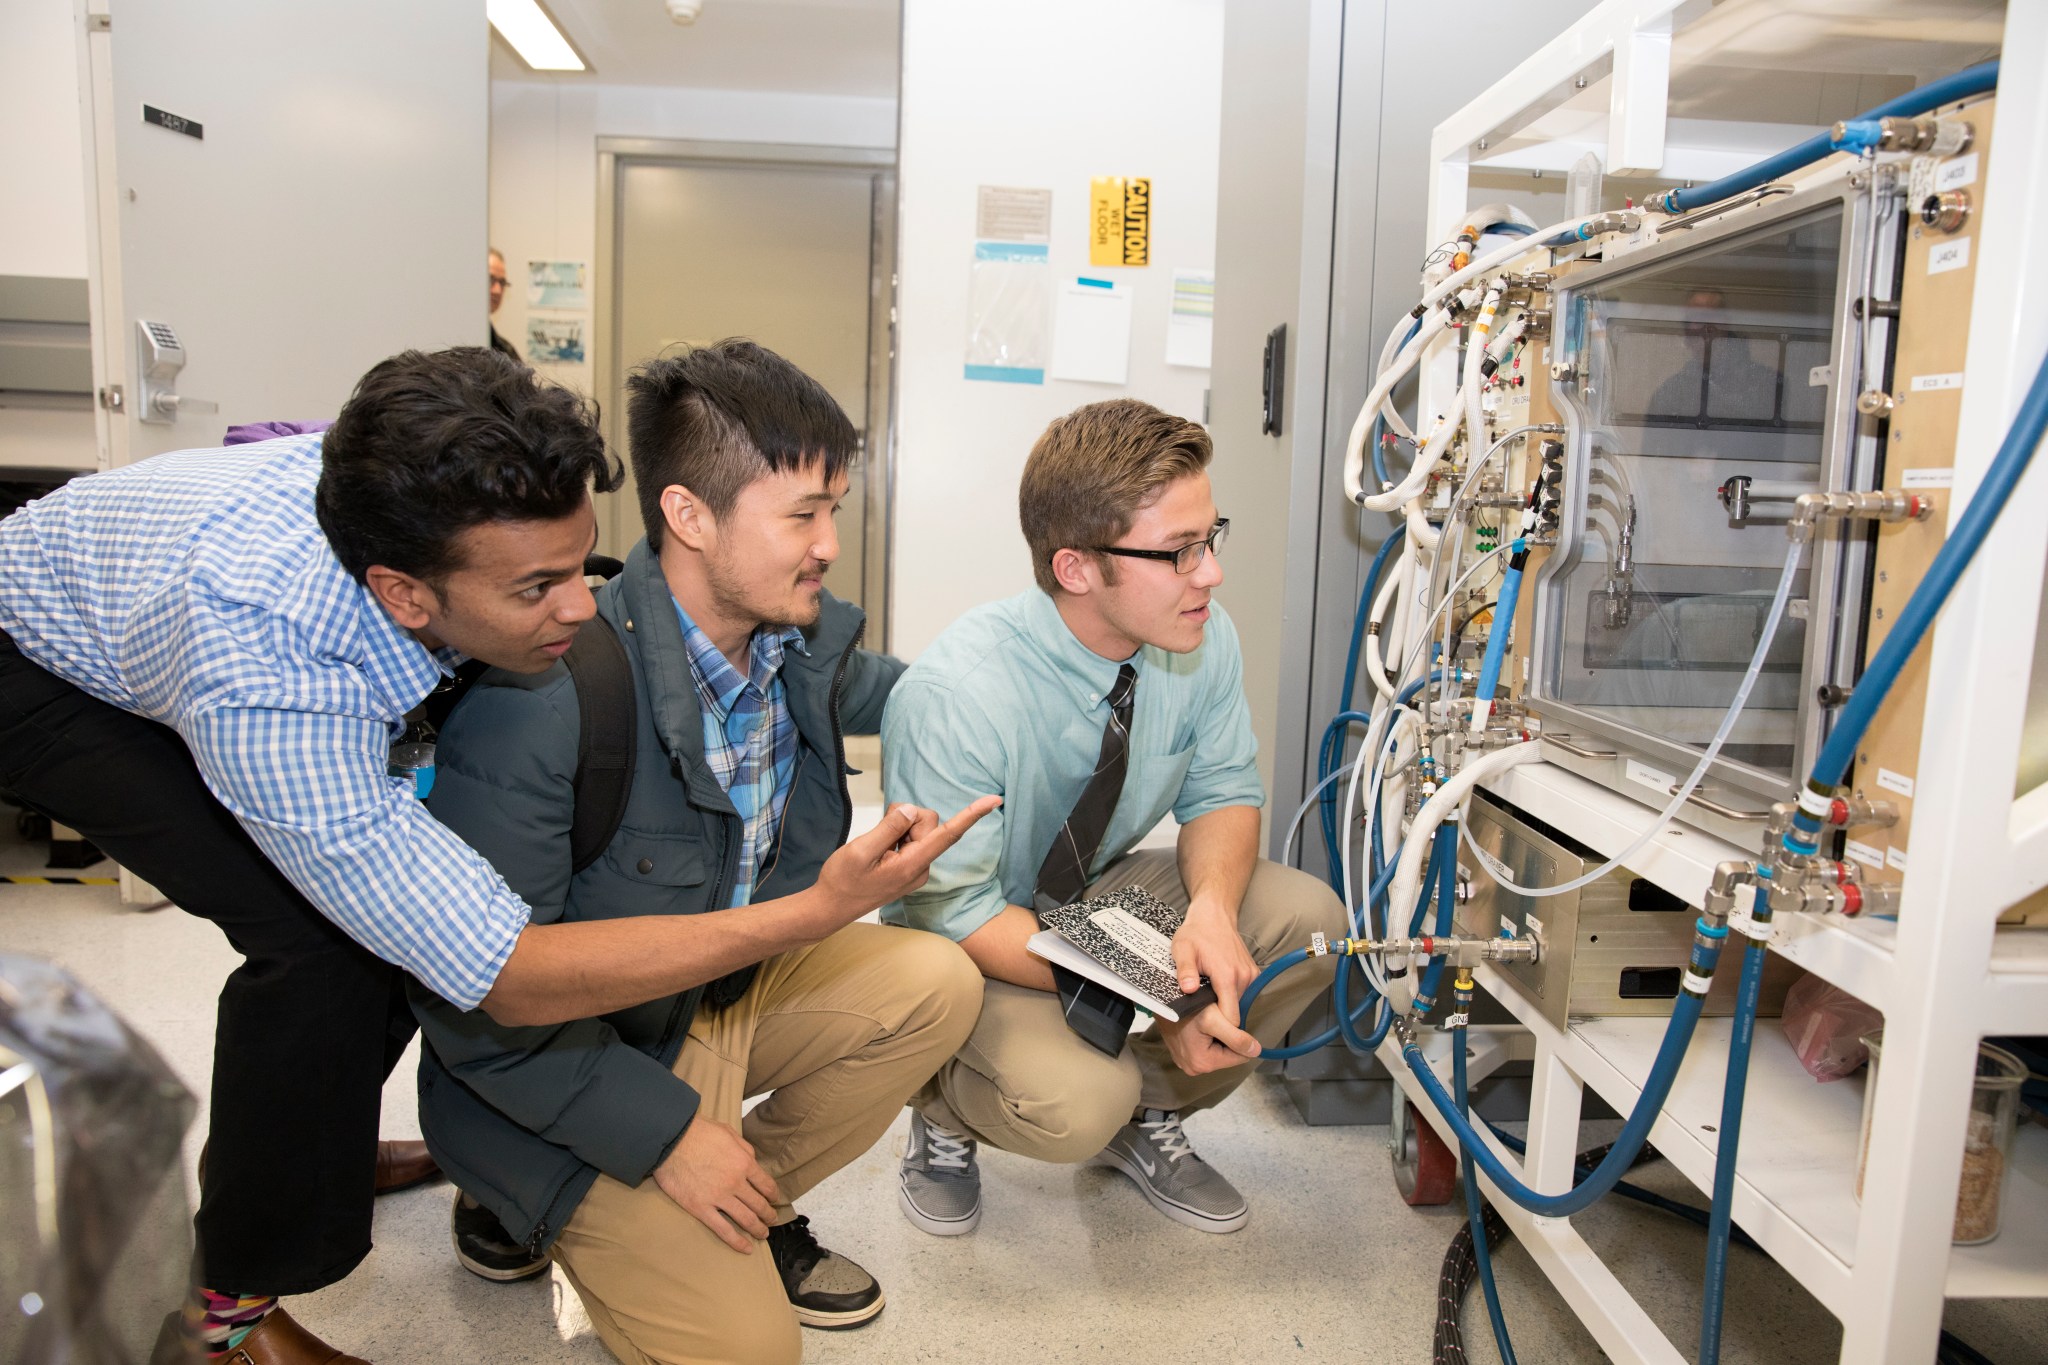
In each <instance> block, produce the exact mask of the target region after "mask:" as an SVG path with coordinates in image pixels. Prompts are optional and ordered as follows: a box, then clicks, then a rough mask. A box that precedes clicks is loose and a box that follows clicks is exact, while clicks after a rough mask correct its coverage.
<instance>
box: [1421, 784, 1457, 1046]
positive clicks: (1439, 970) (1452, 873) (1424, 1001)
mask: <svg viewBox="0 0 2048 1365" xmlns="http://www.w3.org/2000/svg"><path fill="white" fill-rule="evenodd" d="M1433 837H1434V838H1435V840H1436V846H1435V847H1434V848H1432V849H1431V850H1430V855H1431V856H1430V863H1431V866H1432V869H1433V870H1434V871H1435V872H1436V930H1435V932H1436V934H1437V936H1438V937H1439V938H1448V937H1449V936H1450V933H1451V927H1452V924H1451V920H1452V916H1453V915H1455V914H1456V913H1457V908H1458V823H1457V821H1455V820H1446V821H1444V822H1443V823H1442V824H1440V825H1438V826H1437V827H1436V833H1435V835H1434V836H1433ZM1425 885H1427V883H1425ZM1428 913H1429V897H1427V896H1419V897H1417V898H1416V901H1415V917H1414V920H1413V922H1412V924H1411V925H1410V927H1409V937H1411V938H1412V937H1414V936H1415V935H1416V934H1418V933H1420V932H1421V930H1422V917H1423V916H1424V915H1426V914H1428ZM1443 979H1444V960H1443V959H1442V958H1440V957H1433V958H1431V959H1430V961H1429V965H1428V966H1427V967H1425V968H1423V969H1422V984H1421V985H1420V986H1418V987H1417V988H1416V991H1415V1004H1416V1005H1417V1006H1418V1008H1417V1009H1416V1011H1415V1012H1416V1013H1417V1014H1418V1015H1419V1014H1425V1013H1427V1012H1428V1011H1429V1009H1430V1007H1431V1006H1433V1005H1435V1004H1436V992H1437V987H1438V986H1440V985H1442V984H1443Z"/></svg>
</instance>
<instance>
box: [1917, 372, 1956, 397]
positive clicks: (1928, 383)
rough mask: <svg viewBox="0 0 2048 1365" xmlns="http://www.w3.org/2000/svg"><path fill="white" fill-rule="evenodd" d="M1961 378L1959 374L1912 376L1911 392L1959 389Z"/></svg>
mask: <svg viewBox="0 0 2048 1365" xmlns="http://www.w3.org/2000/svg"><path fill="white" fill-rule="evenodd" d="M1962 386H1963V377H1962V375H1960V374H1916V375H1914V376H1913V392H1914V393H1928V392H1931V391H1933V390H1935V389H1960V388H1961V387H1962Z"/></svg>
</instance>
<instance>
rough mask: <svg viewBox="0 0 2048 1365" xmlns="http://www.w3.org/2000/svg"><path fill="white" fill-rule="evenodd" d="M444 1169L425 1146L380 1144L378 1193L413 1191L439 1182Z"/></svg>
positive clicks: (396, 1143)
mask: <svg viewBox="0 0 2048 1365" xmlns="http://www.w3.org/2000/svg"><path fill="white" fill-rule="evenodd" d="M440 1178H441V1168H440V1166H439V1165H437V1164H435V1161H434V1158H433V1157H432V1156H430V1155H428V1153H427V1144H426V1143H424V1142H380V1143H378V1144H377V1193H379V1194H390V1193H392V1192H393V1191H394V1190H409V1189H411V1188H412V1187H413V1186H415V1185H424V1184H426V1183H427V1182H428V1181H429V1180H439V1179H440Z"/></svg>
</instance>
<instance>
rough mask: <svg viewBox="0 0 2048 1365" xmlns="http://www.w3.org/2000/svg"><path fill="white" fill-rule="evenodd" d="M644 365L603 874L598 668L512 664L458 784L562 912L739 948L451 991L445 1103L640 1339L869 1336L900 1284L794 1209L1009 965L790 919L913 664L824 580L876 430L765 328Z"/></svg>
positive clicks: (424, 1098)
mask: <svg viewBox="0 0 2048 1365" xmlns="http://www.w3.org/2000/svg"><path fill="white" fill-rule="evenodd" d="M627 388H628V390H629V399H628V422H629V425H630V429H631V432H632V450H633V471H634V474H635V476H636V482H637V483H638V486H639V491H640V511H641V516H642V519H643V520H644V522H645V524H646V527H647V538H646V539H645V540H643V541H641V542H640V544H639V545H638V546H636V547H635V548H634V549H633V551H632V553H631V555H630V556H628V558H627V561H626V567H625V570H624V572H623V573H621V574H620V575H619V576H618V577H617V578H616V579H614V580H613V581H612V582H611V583H609V584H607V585H606V586H605V587H604V588H602V589H600V590H599V592H598V611H599V614H600V615H601V616H603V618H604V622H602V623H599V624H597V625H594V626H593V627H592V629H593V630H607V629H610V630H613V631H615V632H616V636H617V639H618V642H619V644H620V646H621V647H622V648H623V650H624V652H625V655H626V658H627V660H628V664H629V667H630V673H631V677H632V692H633V698H634V705H635V706H636V709H637V712H638V720H637V724H636V727H635V728H636V733H637V743H638V750H637V756H636V758H635V761H634V763H633V765H632V769H631V771H632V774H633V775H632V779H631V788H630V792H629V795H628V798H627V800H626V804H625V808H624V810H623V812H621V815H620V818H619V821H618V823H617V825H616V827H615V828H614V829H613V830H612V832H611V835H610V839H609V841H608V843H607V844H606V846H605V848H604V850H603V852H602V853H601V854H598V855H597V856H596V857H595V858H594V860H592V861H590V862H588V863H587V865H584V866H580V867H579V866H578V864H577V863H576V861H575V856H574V847H575V839H574V837H573V834H572V831H573V830H574V828H575V825H576V817H577V816H578V814H579V811H578V808H577V787H576V782H575V779H574V776H573V774H574V772H575V770H576V767H577V754H578V752H579V747H580V746H581V745H582V744H584V743H586V742H589V737H588V736H586V735H584V734H582V732H581V731H582V723H581V721H580V719H579V717H580V715H581V712H582V709H583V707H584V706H586V705H587V704H589V703H591V702H592V701H593V697H592V696H590V695H587V694H586V695H579V689H588V688H590V687H592V686H593V683H592V678H593V676H594V675H593V674H592V673H591V672H590V671H589V670H588V669H587V668H586V667H584V666H579V667H578V668H577V669H576V670H575V671H573V672H572V671H571V670H570V669H569V668H561V669H555V670H552V671H550V672H548V673H545V674H542V675H540V676H538V677H533V676H528V675H523V674H519V673H514V672H499V673H493V674H488V675H486V676H485V677H484V678H483V679H482V681H480V682H479V683H478V685H477V687H476V688H475V689H474V690H473V691H472V692H471V693H470V694H469V695H468V696H467V697H466V698H465V699H464V700H463V702H462V704H461V705H460V706H458V707H457V708H456V710H455V712H454V714H453V715H452V716H451V717H450V718H449V721H448V725H447V727H446V728H445V729H444V730H443V732H442V735H441V744H440V755H439V757H440V765H441V769H442V771H441V775H440V777H439V780H438V781H437V782H436V784H435V787H434V791H433V795H432V797H431V799H430V801H429V805H430V808H431V809H432V810H433V813H434V814H435V815H436V816H438V817H439V818H440V819H442V820H445V821H446V822H447V823H448V824H449V825H450V826H451V827H452V828H453V829H454V830H455V832H456V833H458V834H460V835H461V836H462V837H463V838H464V839H465V840H467V841H469V843H470V844H472V845H473V846H474V847H476V848H477V849H478V850H480V851H481V852H483V853H484V855H485V856H487V857H488V858H490V860H491V861H492V863H494V864H495V865H496V866H497V867H498V868H499V870H500V871H502V872H504V874H505V876H506V878H507V879H508V880H509V881H510V883H511V885H512V886H513V888H514V889H515V890H517V891H519V892H520V893H521V894H522V895H524V896H525V897H526V899H527V902H528V903H529V904H530V905H532V906H533V909H534V916H535V919H536V920H538V921H554V920H562V921H578V920H587V921H599V922H604V921H614V922H615V921H616V919H617V918H618V917H620V916H624V915H645V914H652V915H671V916H675V917H676V921H675V922H676V925H677V927H678V929H679V930H680V931H682V932H686V933H691V932H694V933H697V934H700V935H701V936H702V937H703V939H704V941H705V943H706V944H707V951H708V950H709V949H711V948H719V949H723V950H725V951H726V959H725V960H726V964H727V965H726V967H725V970H723V971H722V972H719V973H713V974H711V975H709V976H707V977H706V979H705V983H704V984H703V986H702V988H701V989H696V990H691V991H688V992H686V993H684V994H680V995H678V996H677V997H676V998H674V999H673V1000H662V1001H656V1002H654V1003H652V1004H649V1005H646V1006H644V1007H642V1008H639V1009H634V1010H627V1011H621V1012H616V1013H610V1014H606V1015H604V1016H603V1017H602V1018H591V1019H586V1020H582V1021H579V1022H577V1023H574V1024H569V1025H566V1026H563V1027H551V1028H510V1027H506V1026H503V1025H501V1024H498V1023H495V1022H493V1021H492V1020H490V1019H488V1018H485V1017H483V1016H481V1015H478V1014H474V1013H465V1012H463V1011H461V1010H458V1009H457V1008H455V1007H454V1006H452V1005H450V1004H448V1003H446V1002H444V1001H441V1000H437V999H434V998H433V997H432V996H430V995H428V994H426V993H425V992H417V993H416V994H415V1003H416V1005H417V1007H418V1009H419V1011H420V1021H421V1025H422V1027H423V1029H424V1033H423V1041H424V1043H425V1048H424V1050H423V1053H422V1061H421V1067H420V1123H421V1126H422V1128H423V1129H424V1130H425V1132H426V1135H427V1141H428V1142H429V1144H431V1145H432V1147H433V1149H434V1151H435V1153H436V1154H437V1155H438V1156H439V1157H440V1159H441V1160H442V1161H443V1162H444V1163H446V1165H447V1168H448V1171H449V1174H450V1175H451V1176H452V1177H453V1178H454V1180H455V1182H456V1183H457V1184H458V1185H460V1186H461V1187H463V1188H464V1189H465V1190H469V1191H473V1192H474V1193H475V1194H476V1195H477V1196H478V1198H479V1199H481V1200H482V1202H483V1203H484V1204H485V1205H486V1206H487V1207H488V1208H489V1209H490V1210H491V1211H492V1212H494V1213H496V1214H497V1215H498V1216H499V1217H500V1218H501V1219H502V1221H503V1224H504V1226H505V1227H506V1228H507V1229H508V1230H509V1234H510V1237H511V1239H512V1240H513V1241H514V1242H515V1243H522V1244H524V1245H526V1246H528V1247H531V1248H533V1249H535V1250H537V1251H538V1250H540V1249H542V1248H546V1247H552V1249H553V1255H554V1257H555V1260H556V1261H557V1262H558V1263H559V1264H560V1265H561V1267H562V1269H563V1271H564V1272H565V1273H566V1274H567V1275H568V1277H569V1280H570V1282H571V1283H573V1284H574V1285H575V1286H576V1290H577V1292H578V1293H579V1294H580V1295H581V1296H582V1298H583V1302H584V1304H585V1305H586V1306H587V1307H588V1309H589V1311H590V1319H591V1322H592V1324H593V1325H594V1326H595V1327H596V1328H597V1331H598V1334H599V1335H600V1336H602V1337H603V1338H604V1340H605V1343H606V1345H608V1346H610V1347H611V1348H612V1351H613V1352H614V1353H615V1354H616V1355H617V1356H618V1357H619V1359H621V1360H625V1361H635V1362H641V1365H648V1363H649V1362H659V1365H681V1363H682V1362H700V1361H701V1362H719V1363H720V1365H735V1363H736V1362H788V1361H794V1360H796V1359H798V1358H799V1357H800V1356H801V1355H802V1353H803V1349H802V1345H801V1342H800V1340H799V1337H800V1333H799V1332H798V1330H797V1329H798V1325H799V1324H803V1325H805V1326H811V1327H821V1328H847V1327H857V1326H860V1325H861V1324H862V1323H865V1322H867V1321H869V1320H871V1319H872V1318H874V1317H875V1316H876V1315H877V1314H878V1313H880V1312H881V1311H882V1306H883V1296H882V1290H881V1286H880V1285H878V1284H877V1283H876V1282H875V1279H874V1277H873V1276H871V1275H869V1274H868V1273H867V1272H866V1271H865V1270H863V1269H861V1267H860V1266H858V1265H856V1264H855V1263H854V1262H853V1261H852V1260H850V1259H848V1258H847V1257H845V1256H842V1255H838V1254H835V1253H834V1252H832V1251H829V1250H826V1249H825V1248H824V1247H822V1246H821V1245H820V1244H819V1242H818V1239H817V1237H816V1235H815V1234H813V1233H812V1231H811V1230H810V1225H809V1220H808V1219H807V1218H805V1217H803V1216H802V1215H799V1214H798V1213H797V1212H796V1210H795V1208H794V1207H793V1205H794V1203H795V1201H797V1200H798V1199H800V1198H801V1197H802V1196H803V1194H804V1193H805V1192H806V1191H808V1190H810V1189H812V1188H814V1187H815V1186H816V1185H817V1184H818V1183H819V1182H820V1181H822V1180H824V1179H825V1178H826V1177H828V1176H830V1175H831V1174H832V1173H833V1172H834V1171H837V1170H839V1169H840V1168H841V1167H843V1166H845V1165H846V1163H848V1162H849V1161H852V1160H853V1159H854V1158H855V1157H858V1156H859V1155H860V1154H861V1153H862V1152H864V1151H866V1150H867V1149H868V1147H869V1146H870V1145H872V1144H873V1142H874V1141H875V1139H876V1138H878V1137H880V1136H881V1135H882V1133H883V1131H884V1130H885V1129H887V1127H888V1126H889V1123H890V1121H891V1120H892V1119H893V1118H894V1117H895V1115H896V1113H897V1112H898V1111H899V1110H900V1109H901V1108H902V1106H903V1101H904V1100H905V1099H907V1098H908V1097H909V1095H910V1093H911V1092H912V1091H913V1090H915V1089H916V1088H917V1087H918V1086H919V1085H921V1084H923V1082H924V1081H925V1079H926V1078H927V1077H929V1076H930V1075H931V1073H932V1072H933V1071H934V1070H936V1069H937V1068H938V1066H939V1064H940V1063H941V1062H943V1061H945V1060H946V1059H947V1058H948V1057H950V1056H952V1055H953V1053H954V1052H955V1051H956V1050H957V1049H958V1048H959V1046H960V1044H961V1043H962V1042H963V1041H965V1040H966V1037H967V1033H968V1030H969V1029H971V1028H972V1027H973V1026H974V1020H975V1017H976V1015H977V1014H978V1012H979V1010H980V1006H981V976H980V973H978V972H977V971H976V970H975V968H974V964H973V963H972V962H970V961H969V960H968V959H967V957H966V955H965V954H963V953H962V952H961V951H960V950H959V949H958V948H956V947H954V946H953V945H952V944H951V943H948V942H946V941H945V940H943V939H940V938H937V937H935V936H933V935H930V934H920V933H914V932H911V931H909V930H905V929H899V928H891V927H888V926H886V925H879V924H843V925H839V926H834V927H833V929H832V931H831V932H830V933H817V932H811V931H806V932H802V933H794V934H793V933H790V932H788V929H787V925H786V916H784V915H782V914H780V913H778V912H777V910H776V909H775V907H777V906H778V905H785V906H786V905H787V904H789V903H790V902H792V901H798V900H801V899H803V898H806V897H809V896H812V895H814V894H815V893H816V890H817V888H818V887H820V886H822V885H823V884H824V883H825V882H826V881H828V880H829V879H831V878H832V877H833V876H834V869H833V866H832V862H831V861H830V859H831V856H832V854H833V850H835V849H836V848H838V847H839V842H840V840H841V839H842V838H843V837H844V834H845V831H846V829H847V828H848V822H849V821H850V819H851V817H852V807H851V804H850V801H849V796H848V792H847V788H846V779H845V777H844V775H843V774H844V773H845V772H846V771H847V770H846V766H845V752H846V750H845V735H846V734H848V733H857V734H873V733H874V732H875V730H876V728H877V727H878V726H879V724H880V722H881V716H882V706H883V702H884V700H885V699H886V698H887V696H888V694H889V689H890V688H891V687H892V686H893V685H894V683H895V681H896V678H897V676H898V675H899V674H900V673H901V672H902V670H903V665H902V664H900V663H898V662H897V661H896V660H894V659H891V658H887V657H885V656H883V655H878V654H871V653H869V652H867V651H866V650H862V649H860V648H858V644H859V641H860V637H861V632H862V629H863V627H864V622H863V618H862V614H861V612H860V609H859V608H857V607H854V606H852V605H850V604H849V603H845V602H841V601H839V600H838V599H836V598H834V597H833V596H832V595H831V594H830V593H827V592H826V591H825V590H824V586H823V578H824V574H825V570H826V569H827V568H828V567H829V566H830V565H831V563H832V561H833V560H834V559H835V558H837V557H838V553H839V538H838V534H837V532H836V531H835V529H834V527H833V515H834V513H835V512H836V511H837V510H838V507H839V502H840V500H841V499H842V498H844V497H845V495H846V485H847V467H848V465H849V464H850V463H851V461H852V459H853V456H854V450H855V444H856V438H855V435H854V429H853V425H852V423H850V422H849V421H847V419H846V414H845V413H844V412H842V411H841V410H840V408H839V405H838V404H837V403H835V402H834V401H833V400H832V398H831V395H829V394H827V393H826V392H825V390H824V388H823V387H821V386H820V385H819V384H818V383H817V382H816V381H815V380H813V379H811V378H810V377H809V376H808V375H805V374H804V373H803V372H802V371H800V370H798V369H797V368H796V366H794V365H792V364H790V363H789V362H788V361H787V360H784V359H783V358H782V357H780V356H778V355H775V354H773V353H772V352H770V351H767V350H764V349H762V348H761V347H759V346H756V345H754V344H753V343H752V342H744V341H726V342H721V343H719V344H717V345H715V346H706V347H700V348H698V349H696V350H693V351H690V352H687V353H685V354H683V355H678V356H668V357H664V358H662V359H659V360H655V361H652V362H650V363H648V364H647V365H645V366H643V367H642V368H641V369H640V370H639V371H638V372H637V373H636V374H634V376H633V377H632V379H631V380H629V381H628V384H627ZM572 662H574V661H572ZM614 704H619V705H623V704H624V702H623V700H621V701H619V702H617V703H614ZM994 804H995V801H994V798H992V797H991V798H985V799H983V800H981V801H978V802H975V803H971V804H970V806H969V808H968V809H967V810H966V811H965V812H963V814H962V815H961V816H960V817H958V818H956V820H955V821H954V822H953V826H954V828H964V827H965V826H966V825H968V824H971V823H973V820H974V818H975V817H976V816H977V815H979V814H980V813H981V812H982V811H984V810H986V809H989V808H991V807H993V806H994ZM907 827H908V825H907V817H906V816H904V814H903V808H902V807H897V808H896V809H894V810H892V811H891V812H890V813H889V815H888V816H887V817H885V824H884V826H883V828H884V829H885V830H888V829H905V828H907ZM762 1093H768V1096H769V1097H768V1099H767V1100H765V1101H764V1102H763V1103H761V1104H760V1105H759V1106H757V1107H756V1108H754V1109H753V1110H751V1111H749V1112H747V1113H746V1114H745V1115H744V1117H742V1113H741V1106H742V1101H743V1100H744V1099H745V1098H746V1097H748V1096H751V1095H758V1094H762ZM764 1241H765V1243H766V1246H765V1247H762V1246H760V1245H759V1244H760V1243H762V1242H764Z"/></svg>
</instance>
